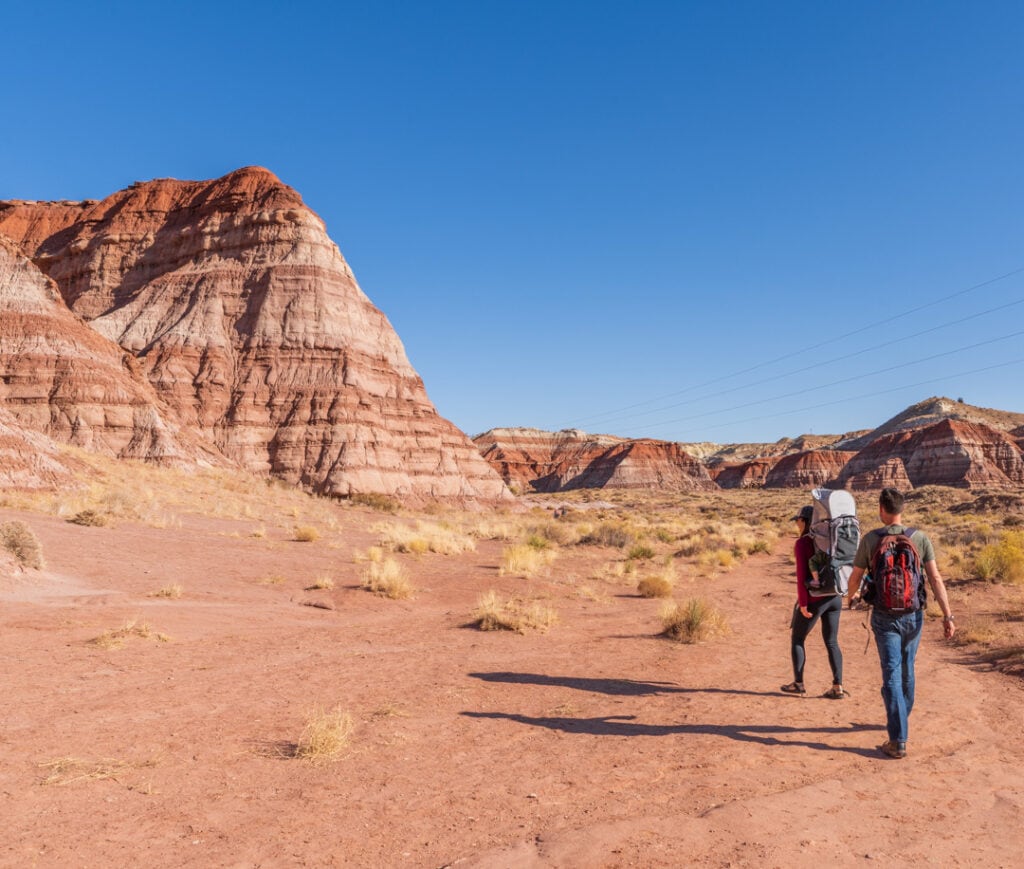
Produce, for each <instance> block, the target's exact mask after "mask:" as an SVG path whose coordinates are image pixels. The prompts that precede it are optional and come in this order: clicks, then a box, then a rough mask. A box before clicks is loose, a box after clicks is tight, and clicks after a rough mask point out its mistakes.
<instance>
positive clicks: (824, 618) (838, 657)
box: [782, 507, 847, 700]
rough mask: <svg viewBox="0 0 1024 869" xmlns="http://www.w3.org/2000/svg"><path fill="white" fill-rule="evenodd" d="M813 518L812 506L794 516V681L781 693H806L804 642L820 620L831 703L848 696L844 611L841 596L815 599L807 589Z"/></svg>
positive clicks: (826, 693)
mask: <svg viewBox="0 0 1024 869" xmlns="http://www.w3.org/2000/svg"><path fill="white" fill-rule="evenodd" d="M813 515H814V508H813V507H802V508H801V509H800V512H799V513H797V514H796V516H794V517H793V521H794V522H796V524H797V531H798V535H797V539H796V544H795V545H794V547H793V554H794V555H795V556H796V606H795V607H794V609H793V621H792V624H791V625H790V627H791V628H792V636H791V641H790V642H791V646H790V650H791V652H792V655H793V681H792V682H790V683H789V684H788V685H783V686H782V690H783V691H784V692H785V693H787V694H806V693H807V689H806V688H804V662H805V660H806V655H805V653H804V640H805V639H807V635H808V634H809V633H810V632H811V628H813V627H814V625H815V622H817V621H818V619H821V635H822V637H824V639H825V649H826V650H827V651H828V663H829V666H830V667H831V668H832V687H831V688H830V689H829V690H828V691H826V692H825V696H826V697H828V698H830V699H832V700H842V699H843V698H844V697H846V696H847V694H846V691H845V690H844V689H843V653H842V651H841V650H840V648H839V615H840V613H842V611H843V597H842V595H840V594H832V593H830V594H826V595H823V596H818V597H816V596H814V595H812V594H811V593H810V591H809V590H808V588H807V585H808V581H809V579H810V567H809V562H810V560H811V558H812V556H813V555H814V540H813V539H812V538H811V517H812V516H813Z"/></svg>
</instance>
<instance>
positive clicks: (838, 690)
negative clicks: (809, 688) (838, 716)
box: [821, 685, 850, 700]
mask: <svg viewBox="0 0 1024 869" xmlns="http://www.w3.org/2000/svg"><path fill="white" fill-rule="evenodd" d="M821 696H822V697H828V699H829V700H845V699H846V698H847V697H849V696H850V692H849V691H847V690H846V689H845V688H844V687H843V686H842V685H833V686H832V687H831V688H829V689H828V691H826V692H825V693H824V694H822V695H821Z"/></svg>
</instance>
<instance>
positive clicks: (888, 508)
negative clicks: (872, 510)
mask: <svg viewBox="0 0 1024 869" xmlns="http://www.w3.org/2000/svg"><path fill="white" fill-rule="evenodd" d="M903 500H904V499H903V493H902V492H900V491H899V490H898V489H882V494H881V495H879V496H878V506H879V507H881V508H882V509H883V510H885V512H886V513H889V514H890V515H892V516H898V515H899V514H900V513H902V512H903Z"/></svg>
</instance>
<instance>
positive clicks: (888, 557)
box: [850, 489, 956, 758]
mask: <svg viewBox="0 0 1024 869" xmlns="http://www.w3.org/2000/svg"><path fill="white" fill-rule="evenodd" d="M903 502H904V498H903V495H902V494H901V493H900V492H899V491H897V490H896V489H882V493H881V495H880V496H879V498H878V515H879V517H880V518H881V520H882V523H883V527H882V528H878V529H876V530H874V531H870V532H868V533H867V534H865V535H864V537H863V538H862V539H861V542H860V546H859V547H858V548H857V555H856V556H855V557H854V559H853V573H852V574H851V575H850V605H851V606H853V604H854V602H855V601H856V600H857V599H860V598H861V597H863V599H864V600H865V601H867V602H868V603H870V604H872V607H873V609H872V612H871V630H872V631H873V632H874V635H875V645H876V646H877V647H878V659H879V661H880V663H881V665H882V699H883V700H884V701H885V723H886V729H887V731H888V737H889V738H888V740H887V741H886V742H885V743H883V744H882V745H880V746H879V747H878V749H879V751H881V752H882V754H884V755H886V756H887V757H892V758H901V757H906V756H907V719H908V718H909V717H910V711H911V710H912V709H913V708H914V657H915V656H916V655H917V647H918V645H919V643H920V642H921V627H922V625H923V624H924V611H925V606H926V604H927V592H926V590H925V584H924V581H923V576H922V568H923V571H924V574H926V575H927V577H928V584H929V585H931V587H932V592H933V593H934V595H935V600H936V601H938V604H939V607H940V608H941V609H942V626H943V632H944V633H945V636H946V639H947V640H948V639H952V637H953V634H955V633H956V624H955V622H954V621H953V613H952V611H951V610H950V608H949V599H948V598H947V596H946V586H945V583H943V581H942V576H941V575H940V574H939V569H938V567H937V566H936V564H935V548H934V547H933V546H932V542H931V540H929V539H928V536H927V535H926V534H925V533H924V532H922V531H920V530H919V529H916V528H908V527H906V526H905V525H904V524H903ZM894 565H895V567H894ZM865 573H868V574H869V578H868V579H867V581H865V583H864V587H863V588H861V580H862V578H863V577H864V575H865Z"/></svg>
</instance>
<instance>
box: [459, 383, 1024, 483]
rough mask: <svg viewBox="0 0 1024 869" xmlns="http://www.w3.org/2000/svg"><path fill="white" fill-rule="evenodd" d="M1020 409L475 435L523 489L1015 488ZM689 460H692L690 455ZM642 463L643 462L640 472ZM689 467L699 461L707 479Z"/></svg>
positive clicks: (952, 406) (937, 409) (950, 408)
mask: <svg viewBox="0 0 1024 869" xmlns="http://www.w3.org/2000/svg"><path fill="white" fill-rule="evenodd" d="M1022 422H1024V414H1019V413H1012V412H1009V411H1000V410H991V409H988V408H980V407H973V406H971V405H967V404H964V403H962V402H957V401H952V400H950V399H948V398H930V399H927V400H925V401H922V402H920V403H918V404H915V405H913V406H911V407H909V408H907V409H906V410H905V411H903V412H902V413H900V414H898V415H897V416H895V417H893V418H892V419H890V420H888V421H887V422H885V423H883V424H882V425H881V426H879V427H878V428H877V429H874V430H867V431H859V432H852V433H849V434H846V435H816V436H810V435H805V436H801V437H799V438H795V439H794V438H784V439H782V440H780V441H777V442H775V443H773V444H726V445H718V444H710V443H699V444H678V443H672V442H667V441H653V440H639V441H631V440H629V439H627V438H617V437H613V436H611V435H589V434H586V433H585V432H581V431H577V430H565V431H561V432H545V431H539V430H537V429H493V430H492V431H489V432H485V433H484V434H482V435H478V436H477V437H476V438H474V441H475V442H476V444H477V446H478V447H479V449H480V451H481V454H482V455H483V456H484V457H485V458H486V459H487V460H488V461H489V462H490V463H491V465H492V467H494V468H495V470H496V471H497V472H498V473H499V474H500V475H501V476H502V478H503V479H505V480H506V482H508V483H510V484H512V485H515V486H518V487H520V488H522V489H523V490H530V489H532V490H534V491H543V492H550V491H559V490H561V489H567V488H577V487H581V486H588V487H589V486H604V487H633V486H635V487H648V486H651V487H653V486H660V487H663V488H671V489H676V490H680V491H692V490H701V489H705V488H707V486H708V482H709V480H710V482H711V484H712V486H717V487H719V488H723V489H732V488H799V489H810V488H814V487H816V486H829V487H833V488H837V487H845V488H851V489H873V488H880V487H882V486H897V487H900V488H905V489H909V488H913V487H916V486H925V485H943V486H954V487H959V488H982V487H984V488H1016V487H1020V486H1024V451H1022V447H1024V425H1022ZM695 456H698V457H699V458H695ZM644 462H650V463H651V465H650V467H648V468H647V469H645V468H644V467H643V463H644ZM695 465H703V467H704V468H705V470H706V472H707V475H708V480H706V479H705V478H704V474H701V473H700V472H699V470H697V468H696V467H695Z"/></svg>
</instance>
